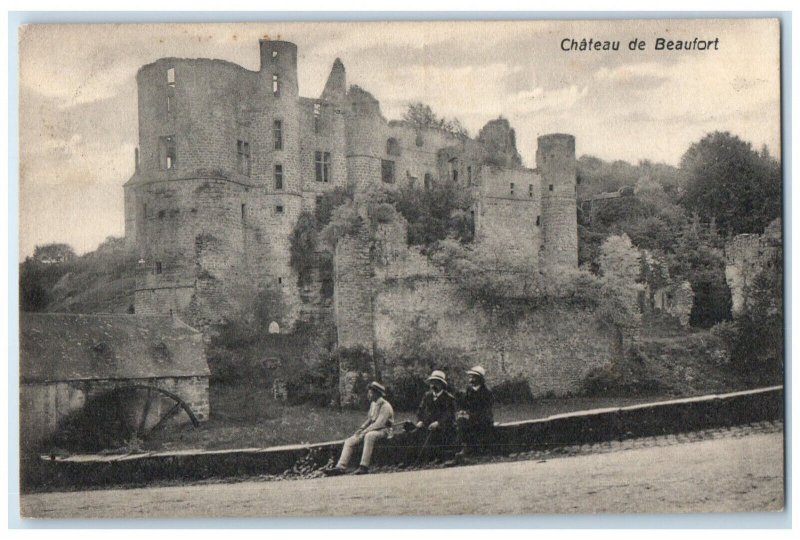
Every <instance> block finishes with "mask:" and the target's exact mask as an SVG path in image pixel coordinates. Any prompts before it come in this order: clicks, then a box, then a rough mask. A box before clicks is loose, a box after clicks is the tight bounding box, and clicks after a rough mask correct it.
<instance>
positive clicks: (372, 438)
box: [361, 429, 388, 467]
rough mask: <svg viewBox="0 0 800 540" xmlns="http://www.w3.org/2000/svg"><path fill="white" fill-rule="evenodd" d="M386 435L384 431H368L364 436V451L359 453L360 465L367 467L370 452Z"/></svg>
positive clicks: (370, 458) (370, 456) (370, 455)
mask: <svg viewBox="0 0 800 540" xmlns="http://www.w3.org/2000/svg"><path fill="white" fill-rule="evenodd" d="M387 435H388V433H387V431H386V430H385V429H381V430H379V431H370V432H368V433H367V434H366V435H364V451H363V452H362V453H361V465H362V466H364V467H369V463H370V461H371V460H372V450H373V449H374V448H375V443H376V442H377V441H379V440H381V439H385V438H386V436H387Z"/></svg>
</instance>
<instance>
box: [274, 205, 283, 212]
mask: <svg viewBox="0 0 800 540" xmlns="http://www.w3.org/2000/svg"><path fill="white" fill-rule="evenodd" d="M275 213H276V214H283V206H281V205H278V206H276V207H275Z"/></svg>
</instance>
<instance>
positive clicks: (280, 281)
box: [278, 277, 283, 285]
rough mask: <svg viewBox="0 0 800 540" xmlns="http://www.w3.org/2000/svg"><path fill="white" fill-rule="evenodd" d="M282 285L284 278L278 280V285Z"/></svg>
mask: <svg viewBox="0 0 800 540" xmlns="http://www.w3.org/2000/svg"><path fill="white" fill-rule="evenodd" d="M281 284H283V278H282V277H279V278H278V285H281Z"/></svg>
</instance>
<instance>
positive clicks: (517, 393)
mask: <svg viewBox="0 0 800 540" xmlns="http://www.w3.org/2000/svg"><path fill="white" fill-rule="evenodd" d="M492 394H493V395H494V400H495V402H496V403H531V402H533V393H531V387H530V385H529V384H528V381H527V380H526V379H524V378H523V377H522V376H517V377H514V378H513V379H511V380H508V381H503V382H501V383H499V384H497V385H496V386H494V387H492Z"/></svg>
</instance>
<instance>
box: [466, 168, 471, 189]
mask: <svg viewBox="0 0 800 540" xmlns="http://www.w3.org/2000/svg"><path fill="white" fill-rule="evenodd" d="M467 182H468V183H469V185H470V186H471V185H472V166H468V167H467Z"/></svg>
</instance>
